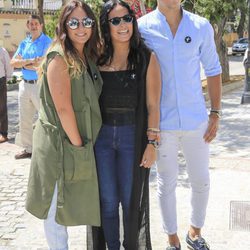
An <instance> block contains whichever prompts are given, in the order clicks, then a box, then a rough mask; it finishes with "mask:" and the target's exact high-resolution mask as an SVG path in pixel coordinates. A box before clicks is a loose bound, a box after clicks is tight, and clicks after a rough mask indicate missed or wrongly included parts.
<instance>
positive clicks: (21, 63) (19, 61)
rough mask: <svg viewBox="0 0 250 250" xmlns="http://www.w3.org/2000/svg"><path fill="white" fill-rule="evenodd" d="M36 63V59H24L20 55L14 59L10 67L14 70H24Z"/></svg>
mask: <svg viewBox="0 0 250 250" xmlns="http://www.w3.org/2000/svg"><path fill="white" fill-rule="evenodd" d="M33 62H34V59H23V58H22V57H21V56H20V55H17V56H16V57H15V58H12V59H11V61H10V65H11V66H12V67H13V68H18V69H20V68H24V67H25V66H28V65H31V64H32V63H33Z"/></svg>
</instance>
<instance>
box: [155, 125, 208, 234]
mask: <svg viewBox="0 0 250 250" xmlns="http://www.w3.org/2000/svg"><path fill="white" fill-rule="evenodd" d="M206 129H207V122H206V123H203V124H202V125H201V126H200V127H199V128H198V129H197V130H192V131H163V132H162V133H161V146H160V147H159V157H158V161H157V180H158V197H159V202H160V209H161V214H162V218H163V228H164V231H165V233H167V234H169V235H171V234H175V233H177V214H176V194H175V189H176V185H177V178H178V172H179V171H178V170H179V164H178V151H179V148H180V147H181V149H182V151H183V155H184V158H185V160H186V167H187V173H188V177H189V181H190V184H191V189H192V194H191V208H192V209H191V221H190V223H191V225H192V226H194V227H197V228H201V227H202V226H203V225H204V221H205V216H206V208H207V203H208V196H209V187H210V180H209V170H208V168H209V146H208V144H207V143H205V141H204V139H203V135H204V133H205V131H206ZM183 212H185V211H183Z"/></svg>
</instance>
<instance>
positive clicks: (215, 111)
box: [210, 109, 222, 118]
mask: <svg viewBox="0 0 250 250" xmlns="http://www.w3.org/2000/svg"><path fill="white" fill-rule="evenodd" d="M211 114H215V115H217V117H218V118H221V116H222V112H221V110H220V109H211V110H210V115H211Z"/></svg>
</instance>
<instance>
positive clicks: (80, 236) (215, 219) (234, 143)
mask: <svg viewBox="0 0 250 250" xmlns="http://www.w3.org/2000/svg"><path fill="white" fill-rule="evenodd" d="M240 85H241V87H238V88H237V89H235V90H233V91H231V92H229V93H226V94H224V96H223V102H222V103H223V104H222V105H223V118H222V120H221V126H220V131H219V133H218V137H217V139H216V140H215V141H214V142H213V143H212V145H211V164H210V169H211V171H210V173H211V192H210V200H209V206H208V210H207V220H206V225H205V227H204V230H203V235H204V236H205V237H206V240H207V241H208V242H209V244H210V247H211V250H236V249H241V250H249V249H250V241H249V238H250V205H249V207H248V208H246V209H245V211H244V212H245V214H244V215H245V221H240V220H239V221H238V222H237V218H239V219H240V216H241V214H239V215H238V216H239V217H237V218H236V224H237V223H238V224H239V226H242V227H244V224H246V225H247V223H248V226H249V227H248V228H247V229H245V228H243V230H242V231H232V230H230V229H229V222H230V202H231V201H248V202H249V204H250V105H249V104H248V105H240V100H241V96H242V92H243V88H242V84H240ZM17 93H18V92H17V90H13V91H9V92H8V105H9V130H10V134H9V135H10V138H11V140H10V141H9V142H8V143H4V144H0V159H1V163H0V250H19V249H20V250H45V249H47V246H46V241H45V239H44V233H43V223H42V221H40V220H39V219H36V218H35V217H33V216H31V215H30V214H28V213H27V212H25V210H24V202H25V195H26V186H27V178H28V174H29V164H30V160H29V159H25V160H17V161H16V160H14V154H15V153H16V152H17V151H18V150H20V148H19V147H18V146H16V145H14V144H13V143H14V136H15V133H16V132H17V131H16V127H15V126H16V125H17V123H18V112H17V110H18V108H17ZM156 185H157V184H156V169H155V168H153V169H152V171H151V179H150V195H151V211H150V212H151V236H152V244H153V249H154V250H164V249H165V248H166V237H165V235H164V233H163V231H162V227H161V217H160V211H159V208H158V201H157V193H156ZM189 194H190V186H189V183H188V179H187V173H186V169H185V162H184V160H183V158H181V161H180V175H179V182H178V188H177V199H178V219H179V234H180V237H181V241H182V249H184V250H186V245H185V236H186V233H187V230H188V223H189V214H190V207H189ZM243 210H244V209H243ZM69 237H70V238H69V239H70V240H69V246H70V250H85V249H86V247H85V243H84V242H85V227H84V226H82V227H71V228H69Z"/></svg>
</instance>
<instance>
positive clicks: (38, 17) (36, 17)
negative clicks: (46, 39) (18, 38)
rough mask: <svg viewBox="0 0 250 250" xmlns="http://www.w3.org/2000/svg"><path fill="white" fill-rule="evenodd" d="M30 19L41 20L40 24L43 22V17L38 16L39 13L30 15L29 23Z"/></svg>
mask: <svg viewBox="0 0 250 250" xmlns="http://www.w3.org/2000/svg"><path fill="white" fill-rule="evenodd" d="M30 19H36V20H38V21H39V23H40V24H42V19H41V17H40V16H38V15H35V14H33V15H30V16H29V18H28V20H27V24H28V23H29V20H30Z"/></svg>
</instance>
